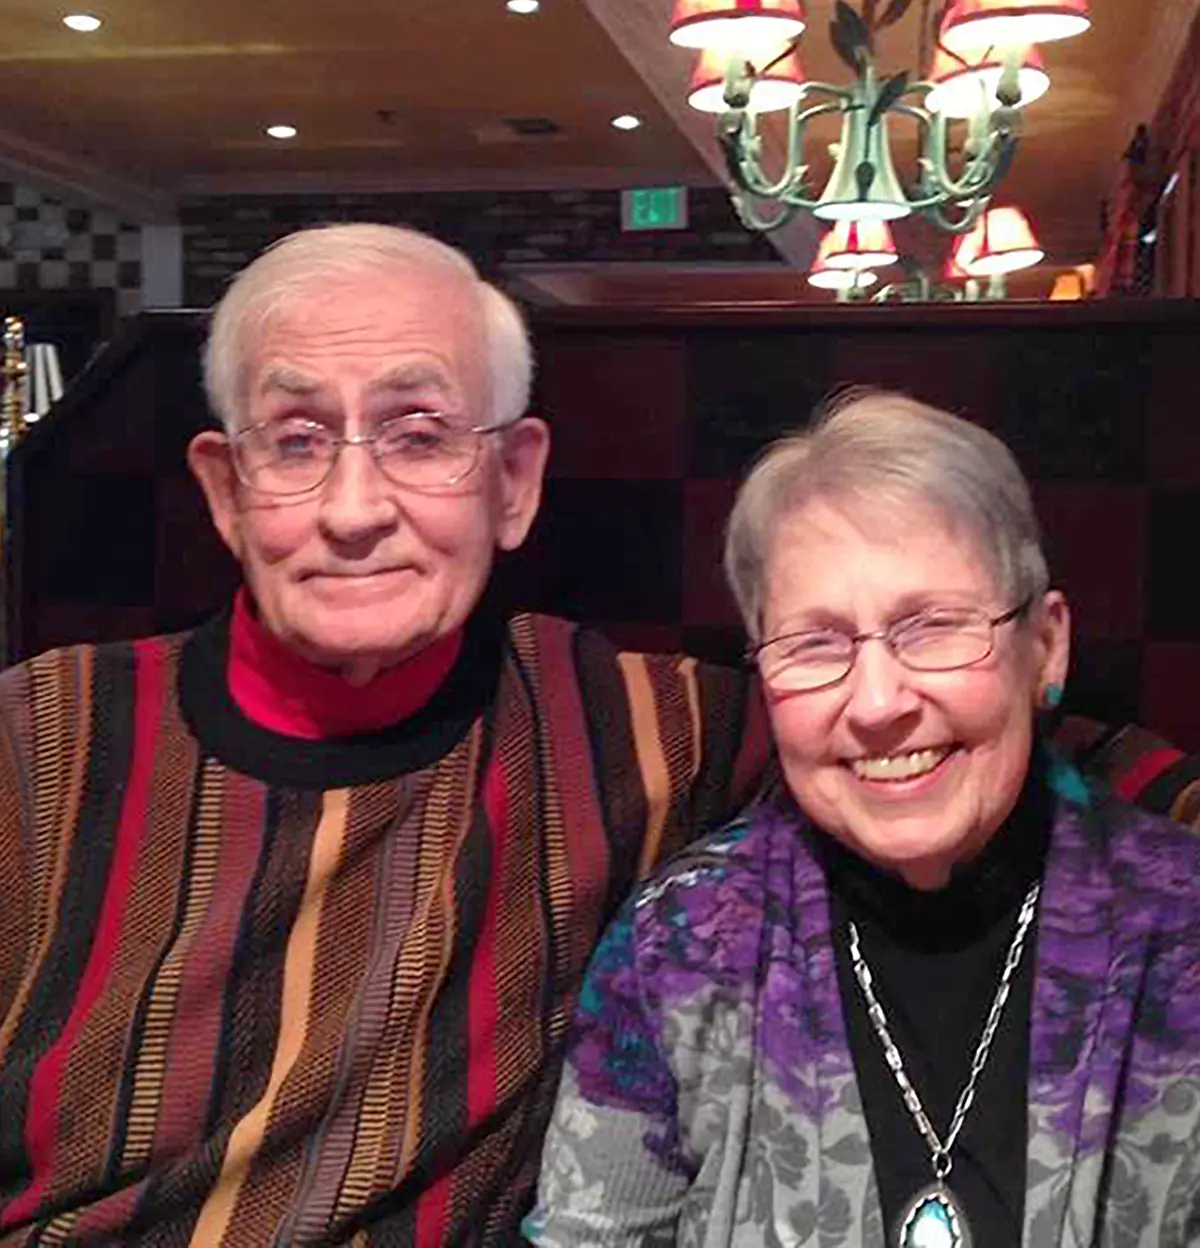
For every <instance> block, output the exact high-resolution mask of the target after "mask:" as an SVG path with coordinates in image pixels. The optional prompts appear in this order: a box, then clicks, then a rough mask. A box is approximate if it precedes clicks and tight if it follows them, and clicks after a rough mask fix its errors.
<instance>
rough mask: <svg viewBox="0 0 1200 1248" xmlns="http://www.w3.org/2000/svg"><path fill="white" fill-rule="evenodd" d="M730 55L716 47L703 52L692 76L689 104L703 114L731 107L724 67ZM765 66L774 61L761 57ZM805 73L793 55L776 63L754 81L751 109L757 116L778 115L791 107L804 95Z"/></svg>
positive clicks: (768, 57)
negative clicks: (779, 111)
mask: <svg viewBox="0 0 1200 1248" xmlns="http://www.w3.org/2000/svg"><path fill="white" fill-rule="evenodd" d="M727 59H728V58H727V56H726V54H725V53H724V52H720V51H717V50H715V49H713V48H708V49H706V50H705V51H704V52H703V53H701V56H700V60H699V61H698V62H697V64H696V70H695V73H693V74H692V86H691V90H690V91H689V92H688V103H689V104H690V105H691V106H692V107H693V108H698V109H699V110H700V111H701V112H702V113H723V112H724V111H725V109H726V108H727V107H728V106H727V105H726V103H725V64H726V61H727ZM759 59H760V60H762V61H763V63H764V64H766V63H768V62H769V61H771V60H773V59H774V56H772V55H768V56H765V57H760V58H759ZM803 87H804V74H803V72H802V71H801V69H800V58H799V57H798V56H797V55H796V54H795V53H794V52H791V53H789V54H788V55H787V56H785V57H784V58H783V60H781V61H777V62H776V63H775V64H774V65H772V66H771V68H770V69H768V70H767V72H766V73H765V74H763V76H762V77H761V78H757V79H755V82H754V86H753V88H752V89H751V91H750V107H751V108H752V109H754V111H755V112H756V113H771V112H776V111H777V110H779V109H781V108H791V106H792V104H794V103H795V102H796V100H798V99H799V98H800V96H801V95H802V94H803Z"/></svg>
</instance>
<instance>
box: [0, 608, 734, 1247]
mask: <svg viewBox="0 0 1200 1248" xmlns="http://www.w3.org/2000/svg"><path fill="white" fill-rule="evenodd" d="M503 644H504V653H503V656H502V661H501V664H500V669H499V670H500V676H499V685H498V687H497V688H496V690H495V695H494V698H492V699H490V700H488V701H481V702H480V704H479V706H478V713H477V715H476V717H475V719H474V720H473V721H467V726H466V727H465V728H464V730H463V731H462V733H461V735H459V736H457V737H455V738H452V739H447V741H446V743H445V746H444V747H440V752H437V753H435V754H434V755H432V756H431V761H428V760H427V761H425V762H422V763H421V764H419V765H415V766H411V767H405V766H398V767H397V769H396V774H394V775H391V776H388V777H386V778H384V779H379V778H378V770H377V769H376V773H375V775H374V776H373V777H370V778H369V777H368V775H367V773H368V772H369V771H370V769H371V767H372V766H374V764H373V763H370V761H369V759H368V763H367V764H364V772H363V778H362V779H361V780H355V779H351V780H350V782H349V783H345V784H336V785H330V786H329V787H326V788H324V789H321V788H320V787H308V788H289V787H287V786H282V785H280V784H278V783H271V782H269V781H268V780H266V779H260V778H256V775H255V773H254V771H253V769H252V768H250V767H249V765H247V767H246V768H243V767H241V766H239V765H237V760H236V758H235V757H233V756H232V755H231V751H233V748H234V747H233V746H232V745H231V744H230V743H229V742H228V741H226V740H224V739H216V738H209V737H208V736H206V732H207V731H208V728H207V727H206V724H205V723H204V722H201V721H196V722H193V720H192V719H191V718H189V716H188V715H187V714H185V713H184V710H183V708H182V707H181V703H180V700H179V692H178V687H179V679H180V671H181V670H182V666H181V665H183V664H186V663H187V662H189V661H190V660H189V658H188V654H189V651H188V650H187V649H186V639H184V638H170V639H152V640H150V641H147V642H139V643H133V644H130V645H125V646H104V647H89V646H84V647H78V648H75V649H72V650H66V651H58V652H54V653H52V654H50V655H46V656H43V657H42V658H40V659H38V660H35V661H34V662H32V663H30V664H26V665H24V666H22V667H20V668H16V669H12V670H10V671H8V672H5V673H3V674H0V783H3V784H5V785H7V786H8V789H9V792H10V793H11V795H12V797H11V800H10V801H9V803H8V808H7V809H6V810H2V811H0V850H2V851H3V853H4V854H5V867H6V872H5V873H3V874H0V1010H3V1013H2V1014H0V1104H3V1105H4V1107H5V1112H4V1114H3V1115H0V1119H2V1120H0V1248H17V1245H22V1246H23V1245H25V1244H27V1243H34V1242H36V1243H39V1244H42V1245H51V1244H79V1245H85V1246H87V1245H97V1246H98V1245H102V1244H111V1243H112V1242H121V1243H126V1244H133V1245H145V1246H147V1248H149V1246H150V1245H157V1244H163V1245H167V1244H171V1245H179V1244H189V1245H194V1246H195V1248H259V1246H262V1248H292V1246H293V1245H294V1246H297V1248H299V1246H301V1245H325V1244H328V1245H332V1244H357V1245H363V1246H366V1245H398V1246H400V1248H407V1246H409V1245H412V1246H416V1245H422V1246H424V1245H428V1246H429V1248H442V1246H443V1245H464V1246H465V1245H484V1246H487V1248H492V1246H495V1248H500V1246H502V1245H503V1246H505V1248H507V1246H508V1245H511V1244H513V1243H515V1242H517V1238H518V1229H517V1228H518V1225H519V1220H520V1217H521V1215H522V1213H523V1212H524V1209H525V1208H526V1206H527V1204H528V1201H529V1199H530V1196H531V1194H532V1187H533V1183H534V1180H535V1178H536V1172H537V1166H538V1158H539V1155H540V1145H541V1138H542V1134H543V1132H544V1129H545V1126H546V1122H547V1119H548V1115H549V1112H550V1108H551V1104H552V1101H553V1096H554V1092H555V1089H556V1086H557V1071H558V1063H559V1060H560V1056H561V1050H562V1045H563V1042H564V1038H565V1035H566V1030H567V1026H568V1022H569V1019H570V1015H571V1011H572V1008H573V1003H574V995H575V992H576V990H577V987H578V984H579V981H580V978H581V976H582V974H583V970H584V967H585V965H586V962H587V959H588V956H589V954H590V951H591V948H592V946H593V944H594V942H595V940H596V938H597V936H598V934H599V932H600V930H601V928H602V926H603V924H604V923H605V922H606V921H607V919H608V917H609V915H610V912H611V908H612V906H613V905H614V904H615V902H616V900H618V899H619V896H620V894H621V892H622V891H623V890H624V888H625V887H627V885H628V882H629V881H631V880H632V879H633V878H634V877H635V876H636V875H637V874H638V873H639V872H643V871H646V870H648V869H650V868H651V867H652V866H653V865H654V864H655V862H656V861H657V859H658V858H659V856H660V855H661V854H663V853H666V852H669V851H670V850H672V849H674V848H675V847H676V845H677V844H678V843H679V841H680V839H681V838H682V837H683V836H685V835H686V834H687V829H688V826H689V823H690V820H691V819H692V817H693V814H694V812H695V811H697V810H705V811H724V810H725V809H726V808H731V807H732V806H733V805H734V804H735V802H736V800H737V796H738V795H737V794H735V793H732V792H731V791H730V789H729V775H728V768H715V767H710V766H709V761H710V760H709V755H711V754H722V756H723V757H725V758H727V759H730V760H732V759H733V758H734V757H736V755H737V752H738V749H739V741H740V740H741V738H742V736H743V734H744V729H745V725H744V724H742V723H741V722H740V719H739V717H738V714H736V713H733V712H731V711H730V709H729V708H730V706H732V705H735V704H736V705H737V706H741V705H743V704H744V697H743V696H742V694H741V693H740V686H737V685H736V684H734V685H731V684H729V677H728V676H727V675H726V674H722V673H719V672H716V671H714V670H713V669H709V668H706V667H705V666H704V665H698V664H696V663H693V662H691V661H688V660H678V659H673V658H670V657H662V656H653V657H651V656H643V655H626V654H619V653H618V652H616V651H615V650H614V649H613V648H612V647H610V646H609V645H608V644H607V643H605V642H603V641H602V640H601V639H599V638H598V637H596V636H595V635H592V634H587V633H584V632H581V631H580V630H578V629H577V628H576V627H575V626H573V625H569V624H566V623H564V622H561V621H555V620H550V619H546V618H541V617H518V618H517V619H515V620H514V621H512V623H511V625H510V628H509V631H508V633H507V635H506V639H505V640H504V643H503ZM731 691H732V696H731ZM714 723H720V724H722V725H723V727H722V728H721V730H720V731H717V730H714V728H713V724H714ZM727 736H729V737H736V738H737V739H736V740H734V739H730V740H726V739H725V738H726V737H727ZM281 748H286V745H284V744H283V743H281ZM307 748H310V749H311V748H312V747H311V743H310V745H309V746H308V747H307ZM372 748H373V749H378V748H379V747H378V746H377V745H376V746H373V747H372ZM366 753H367V754H369V751H367V752H366ZM364 756H366V755H364Z"/></svg>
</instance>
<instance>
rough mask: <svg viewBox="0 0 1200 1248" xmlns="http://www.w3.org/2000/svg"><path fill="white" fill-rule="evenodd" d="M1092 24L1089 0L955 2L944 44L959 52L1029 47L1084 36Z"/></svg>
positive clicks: (944, 29)
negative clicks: (1053, 40) (1017, 46)
mask: <svg viewBox="0 0 1200 1248" xmlns="http://www.w3.org/2000/svg"><path fill="white" fill-rule="evenodd" d="M1091 24H1092V19H1091V16H1090V14H1089V12H1088V0H954V3H953V4H952V5H951V6H950V11H949V12H948V13H947V14H946V18H945V20H944V21H943V23H942V42H943V43H944V44H945V45H946V46H947V47H948V48H951V49H953V51H955V52H972V51H975V52H983V51H986V50H987V49H988V48H992V47H1009V46H1012V45H1014V44H1016V45H1019V46H1021V47H1025V46H1028V45H1029V44H1032V43H1049V42H1050V41H1051V40H1052V39H1067V38H1070V36H1071V35H1079V34H1082V33H1083V32H1084V31H1085V30H1087V28H1088V27H1089V26H1090V25H1091Z"/></svg>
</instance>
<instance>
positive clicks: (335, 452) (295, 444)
mask: <svg viewBox="0 0 1200 1248" xmlns="http://www.w3.org/2000/svg"><path fill="white" fill-rule="evenodd" d="M505 427H506V426H504V425H474V426H462V425H455V424H452V423H451V422H450V421H449V420H447V419H446V417H445V416H443V415H441V413H439V412H411V413H409V414H408V415H405V416H397V417H396V418H395V419H393V420H387V421H384V422H383V424H381V425H380V426H379V428H378V429H376V430H375V432H374V433H369V434H360V435H358V436H356V437H353V438H343V437H339V436H338V435H337V434H335V433H334V432H333V431H332V430H330V429H329V428H327V427H326V426H325V425H322V424H320V423H319V422H318V421H315V420H306V419H304V418H301V417H285V418H283V419H278V420H265V421H262V422H261V423H259V424H257V425H251V426H250V427H249V428H248V429H243V430H241V432H239V433H237V434H235V435H234V436H233V438H232V439H231V446H232V448H233V464H234V468H235V469H236V471H237V475H238V477H239V478H240V479H241V480H242V482H243V483H244V484H246V485H248V486H250V487H251V488H252V489H255V490H260V491H261V492H262V493H264V494H278V495H288V494H307V493H308V492H309V491H310V490H315V489H316V488H317V487H318V486H320V485H322V484H324V482H325V481H326V480H328V478H329V476H330V474H331V473H332V472H333V466H334V464H336V463H337V459H338V456H339V455H340V454H341V453H342V448H343V447H346V446H365V447H369V448H370V451H371V456H372V458H373V459H374V460H375V462H376V463H377V464H378V465H379V469H380V471H381V472H382V473H383V475H384V476H385V477H387V479H388V480H389V481H391V482H393V483H394V484H396V485H405V486H410V487H411V488H413V489H445V488H447V487H449V486H454V485H457V484H458V483H459V482H460V481H462V480H463V478H464V477H466V476H468V475H469V474H470V473H471V472H473V471H474V470H475V468H476V466H477V465H478V463H479V461H480V458H481V452H482V449H483V439H484V437H486V436H487V435H488V434H490V433H499V432H500V431H501V430H502V429H504V428H505Z"/></svg>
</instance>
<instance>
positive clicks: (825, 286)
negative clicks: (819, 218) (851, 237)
mask: <svg viewBox="0 0 1200 1248" xmlns="http://www.w3.org/2000/svg"><path fill="white" fill-rule="evenodd" d="M851 224H852V223H851V222H849V221H844V222H841V223H839V225H838V226H836V227H835V228H834V229H832V230H829V231H828V232H827V233H826V235H825V237H824V238H823V239H821V245H820V247H818V248H817V258H816V259H815V260H814V261H813V266H812V268H811V269H810V270H809V274H808V284H809V285H810V286H818V287H820V288H821V289H822V290H850V289H851V288H854V287H857V288H859V289H861V288H863V287H865V286H873V285H874V284H875V283H876V282H877V281H878V280H879V277H878V275H877V274H875V273H873V272H872V271H871V270H870V269H869V268H867V267H865V266H862V265H849V264H845V263H841V264H835V263H833V261H834V259H835V258H840V257H842V256H845V255H846V250H845V230H843V229H842V226H849V225H851ZM872 224H875V223H874V222H873V223H872ZM878 224H880V225H883V222H879V223H878ZM884 229H887V226H886V225H884ZM839 234H840V235H841V237H839Z"/></svg>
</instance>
